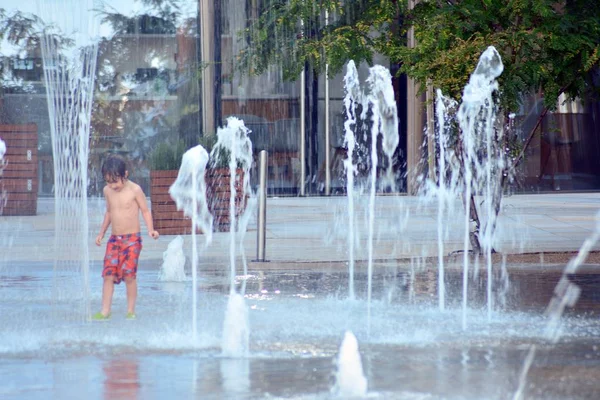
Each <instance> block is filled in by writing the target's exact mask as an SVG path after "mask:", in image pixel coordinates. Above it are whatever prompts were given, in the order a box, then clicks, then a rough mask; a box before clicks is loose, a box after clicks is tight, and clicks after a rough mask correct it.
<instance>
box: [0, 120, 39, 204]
mask: <svg viewBox="0 0 600 400" xmlns="http://www.w3.org/2000/svg"><path fill="white" fill-rule="evenodd" d="M0 139H2V140H3V141H4V143H5V144H6V154H4V169H3V170H2V172H1V173H0V193H4V198H5V199H6V203H5V204H3V203H0V215H36V214H37V199H38V153H37V147H38V133H37V125H35V124H26V125H0Z"/></svg>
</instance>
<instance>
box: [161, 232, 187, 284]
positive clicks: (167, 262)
mask: <svg viewBox="0 0 600 400" xmlns="http://www.w3.org/2000/svg"><path fill="white" fill-rule="evenodd" d="M158 279H159V280H160V281H163V282H183V281H185V280H186V276H185V253H184V252H183V237H182V236H177V237H176V238H175V239H173V240H171V241H170V242H169V245H168V246H167V250H166V251H165V252H164V253H163V263H162V266H161V267H160V272H159V273H158Z"/></svg>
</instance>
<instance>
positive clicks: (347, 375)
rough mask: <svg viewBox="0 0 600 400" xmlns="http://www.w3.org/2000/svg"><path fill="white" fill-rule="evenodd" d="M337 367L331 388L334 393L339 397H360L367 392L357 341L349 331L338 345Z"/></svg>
mask: <svg viewBox="0 0 600 400" xmlns="http://www.w3.org/2000/svg"><path fill="white" fill-rule="evenodd" d="M337 368H338V370H337V373H336V374H335V386H334V388H333V392H334V393H335V394H336V395H338V396H340V397H360V396H364V395H366V394H367V378H366V377H365V375H364V374H363V368H362V361H361V359H360V352H359V351H358V341H357V340H356V336H354V334H353V333H352V332H350V331H347V332H346V333H345V335H344V340H343V341H342V345H341V346H340V352H339V355H338V359H337Z"/></svg>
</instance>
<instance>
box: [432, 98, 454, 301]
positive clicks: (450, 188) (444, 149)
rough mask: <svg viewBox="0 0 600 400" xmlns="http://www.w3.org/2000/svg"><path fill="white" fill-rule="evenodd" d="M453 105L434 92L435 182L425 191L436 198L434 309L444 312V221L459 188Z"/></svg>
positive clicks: (446, 225)
mask: <svg viewBox="0 0 600 400" xmlns="http://www.w3.org/2000/svg"><path fill="white" fill-rule="evenodd" d="M456 107H457V103H456V101H454V100H453V99H450V98H447V97H445V96H444V95H443V94H442V91H441V90H439V89H438V90H437V98H436V120H437V126H436V128H437V137H438V140H439V149H440V150H439V151H440V155H439V158H438V160H439V164H438V169H439V181H438V184H437V185H432V186H431V187H429V188H428V189H429V190H430V191H431V192H433V193H434V194H435V195H436V197H437V200H438V202H437V206H438V210H437V237H438V307H439V309H440V311H444V309H445V307H446V284H445V276H444V240H445V239H446V238H447V237H448V233H449V230H448V226H449V225H450V224H449V223H446V222H447V221H446V219H447V217H449V216H450V215H451V212H452V210H453V209H454V200H455V199H456V197H457V196H456V193H457V192H458V188H459V184H460V183H459V173H458V171H459V168H456V165H455V164H456V155H455V153H454V150H453V148H452V146H451V141H450V135H451V129H452V127H451V124H450V122H451V121H450V120H449V119H450V117H449V113H450V110H455V109H456Z"/></svg>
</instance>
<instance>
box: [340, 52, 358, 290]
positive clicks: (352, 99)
mask: <svg viewBox="0 0 600 400" xmlns="http://www.w3.org/2000/svg"><path fill="white" fill-rule="evenodd" d="M344 89H345V91H346V96H345V97H344V108H345V109H346V121H344V142H345V144H346V145H347V146H348V157H347V158H346V159H345V160H344V169H345V170H346V196H347V199H348V232H347V234H348V236H347V238H348V297H349V298H350V299H351V300H354V263H355V262H354V261H355V260H354V256H355V254H354V237H355V232H354V230H355V221H354V175H355V174H356V164H355V163H354V158H353V157H354V147H355V146H356V136H355V135H354V131H353V128H352V127H353V126H354V127H356V105H357V104H359V103H360V102H361V101H362V93H361V91H360V82H359V80H358V71H357V70H356V65H355V64H354V61H352V60H350V61H349V62H348V66H347V71H346V75H345V76H344Z"/></svg>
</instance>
